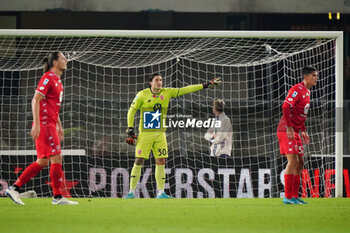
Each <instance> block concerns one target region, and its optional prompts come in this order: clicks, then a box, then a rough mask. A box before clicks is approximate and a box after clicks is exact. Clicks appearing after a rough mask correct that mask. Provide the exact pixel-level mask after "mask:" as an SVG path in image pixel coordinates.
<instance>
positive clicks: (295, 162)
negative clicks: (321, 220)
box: [277, 67, 318, 204]
mask: <svg viewBox="0 0 350 233" xmlns="http://www.w3.org/2000/svg"><path fill="white" fill-rule="evenodd" d="M302 74H303V77H304V80H303V81H302V82H301V83H298V84H297V85H294V86H293V87H292V88H291V89H290V90H289V92H288V96H287V98H286V99H285V101H284V103H283V106H282V111H283V116H282V118H281V121H280V123H279V125H278V127H277V137H278V141H279V146H280V153H281V155H285V156H286V157H287V160H288V163H287V167H286V170H285V173H284V189H285V197H284V199H283V203H285V204H307V203H306V202H305V201H304V200H302V199H301V198H300V197H299V186H300V174H301V172H302V170H303V166H304V159H303V155H304V154H303V143H302V141H301V137H302V139H303V141H304V143H305V144H309V142H310V137H309V135H308V133H307V132H306V129H305V120H306V117H307V114H308V111H309V107H310V89H311V87H313V86H315V85H316V83H317V80H318V72H317V70H316V68H314V67H304V68H303V69H302ZM299 132H301V137H300V135H299Z"/></svg>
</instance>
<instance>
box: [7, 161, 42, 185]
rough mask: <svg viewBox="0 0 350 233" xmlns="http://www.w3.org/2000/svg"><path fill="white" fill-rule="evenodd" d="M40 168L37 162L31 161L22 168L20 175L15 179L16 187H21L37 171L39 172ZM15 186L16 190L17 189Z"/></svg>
mask: <svg viewBox="0 0 350 233" xmlns="http://www.w3.org/2000/svg"><path fill="white" fill-rule="evenodd" d="M41 170H42V167H40V165H39V164H38V163H37V162H34V163H32V164H31V165H29V166H28V167H27V168H26V169H24V171H23V173H22V175H21V176H20V177H19V178H18V179H17V181H16V182H15V184H14V186H15V187H16V186H17V187H18V189H19V188H21V187H22V186H23V185H24V184H25V183H27V182H28V181H30V179H32V178H33V177H34V176H36V174H38V172H40V171H41ZM17 187H16V191H18V189H17Z"/></svg>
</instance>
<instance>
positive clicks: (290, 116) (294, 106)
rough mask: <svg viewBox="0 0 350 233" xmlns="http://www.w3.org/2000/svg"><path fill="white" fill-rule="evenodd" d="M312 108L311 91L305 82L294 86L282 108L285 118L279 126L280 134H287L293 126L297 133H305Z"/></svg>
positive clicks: (283, 117)
mask: <svg viewBox="0 0 350 233" xmlns="http://www.w3.org/2000/svg"><path fill="white" fill-rule="evenodd" d="M309 107H310V90H308V89H307V88H306V87H305V84H304V82H301V83H298V84H297V85H294V86H293V87H292V88H291V89H290V90H289V92H288V95H287V98H286V99H285V101H284V104H283V106H282V110H283V116H282V118H281V120H280V123H279V124H278V127H277V131H278V132H286V131H287V126H292V127H293V129H294V131H295V132H296V133H299V131H305V120H306V117H307V114H308V112H309Z"/></svg>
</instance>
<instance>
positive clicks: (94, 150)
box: [0, 31, 342, 198]
mask: <svg viewBox="0 0 350 233" xmlns="http://www.w3.org/2000/svg"><path fill="white" fill-rule="evenodd" d="M260 34H261V35H260ZM260 34H259V32H255V34H254V32H231V33H230V32H222V33H221V34H220V32H197V33H196V32H182V33H181V32H159V31H158V32H151V31H148V32H128V31H126V32H125V31H124V32H123V31H102V32H101V31H100V32H99V31H83V32H79V31H78V32H75V33H74V32H70V31H68V32H64V31H56V32H55V31H49V32H45V31H41V32H36V31H26V32H24V31H23V32H21V31H16V32H3V34H2V35H1V36H0V100H1V106H0V108H1V113H0V122H1V129H0V140H1V141H0V163H1V171H0V185H1V186H0V193H2V194H3V193H4V190H5V188H6V187H7V186H9V185H11V184H13V182H14V181H15V180H16V179H17V178H18V177H19V175H20V174H21V173H22V172H23V170H24V168H25V167H26V166H28V165H29V164H30V163H32V162H33V161H35V159H36V155H35V151H34V150H35V146H34V142H33V140H32V138H31V137H30V134H29V132H30V130H31V124H32V113H31V104H30V103H31V99H32V97H33V95H34V90H35V88H36V86H37V84H38V81H39V79H40V77H41V76H42V75H43V68H42V67H43V64H42V59H43V58H44V57H45V56H46V55H47V54H48V53H49V52H52V51H61V52H63V53H64V54H65V55H66V57H67V58H68V60H69V62H68V69H67V70H66V71H65V73H64V74H63V75H62V83H63V86H64V98H63V105H62V107H61V112H60V117H61V121H62V123H63V127H64V132H65V139H64V141H63V142H62V149H63V151H66V152H65V153H64V162H63V169H64V177H63V182H62V191H63V192H64V195H66V196H74V197H122V196H124V195H125V194H126V193H127V192H128V189H129V179H130V171H131V168H132V166H133V162H134V159H135V151H134V150H135V147H132V146H129V145H127V144H126V143H125V139H126V133H125V130H126V128H127V118H126V117H127V111H128V108H129V106H130V104H131V102H132V100H133V99H134V97H135V95H136V94H137V92H139V91H141V90H143V89H145V88H147V87H148V83H147V81H148V79H149V77H150V75H151V74H153V73H156V72H159V73H161V74H162V76H163V85H164V86H165V87H173V88H179V87H184V86H187V85H192V84H201V83H204V82H206V81H208V80H211V79H212V78H214V77H221V78H222V82H223V84H222V85H221V86H219V87H217V88H210V89H206V90H202V91H198V92H195V93H191V94H187V95H184V96H182V97H179V98H174V99H172V100H171V101H170V105H169V108H168V115H169V116H172V117H170V118H168V119H171V120H172V121H177V120H186V118H191V119H197V120H202V121H206V120H208V119H212V118H215V116H214V114H213V113H212V103H213V101H214V100H216V99H223V100H224V101H225V103H226V108H225V113H226V115H227V116H228V118H229V119H230V121H231V125H232V151H231V153H230V156H229V157H226V158H221V157H215V156H210V143H209V142H208V141H207V140H205V138H204V135H205V133H206V132H207V130H208V129H207V128H205V127H201V128H198V127H184V128H181V127H169V128H168V130H167V132H166V135H167V141H168V149H169V158H168V159H167V163H166V173H167V178H166V187H165V188H166V192H167V193H169V194H170V195H172V196H174V197H178V198H180V197H182V198H184V197H187V198H207V197H209V198H214V197H217V198H220V197H225V198H226V197H280V196H283V192H284V180H283V172H284V168H285V166H286V158H285V157H283V156H281V155H280V154H279V146H278V140H277V136H276V131H277V125H278V122H279V120H280V117H281V116H282V110H281V106H282V103H283V101H284V99H285V97H286V95H287V92H288V90H289V88H291V87H292V86H293V85H295V84H297V83H299V82H301V81H302V75H301V68H302V67H304V66H314V67H316V68H317V70H318V71H319V80H318V83H317V86H316V87H313V88H312V89H311V104H310V111H309V115H308V118H307V120H306V128H307V131H308V133H309V135H310V137H311V143H310V144H309V145H306V146H304V153H305V155H304V160H305V169H304V171H303V174H302V182H301V188H300V193H301V194H302V195H303V196H304V197H331V196H335V174H336V169H335V161H336V159H335V154H336V153H335V152H336V141H337V142H338V140H340V139H339V138H337V140H336V127H335V126H336V121H335V119H336V91H335V90H336V89H335V88H336V82H335V81H336V77H337V75H336V74H337V72H336V71H337V70H339V69H337V62H338V61H337V62H336V54H337V52H336V51H338V50H337V47H336V38H337V35H338V34H336V33H333V34H331V33H328V34H327V33H324V34H322V33H319V34H318V35H314V34H312V33H304V34H303V35H300V33H299V34H298V33H295V34H293V33H292V32H289V33H282V32H280V33H271V34H270V35H269V33H268V32H262V33H260ZM135 116H136V118H135V129H136V132H138V123H139V120H140V117H139V112H138V113H137V114H136V115H135ZM81 150H83V151H84V153H76V151H78V152H79V151H81ZM154 170H155V163H154V158H153V156H151V159H150V160H146V162H145V165H144V167H143V169H142V176H141V178H140V182H139V184H138V188H137V190H136V196H139V197H144V198H152V197H154V196H155V194H156V182H155V178H154ZM48 174H49V170H48V169H44V170H43V171H42V172H41V173H40V174H39V175H38V176H37V177H35V178H33V179H32V180H31V181H30V182H29V183H27V184H26V185H25V189H27V190H28V189H34V190H35V191H36V193H37V195H38V196H50V195H52V193H51V189H50V187H49V185H50V180H49V175H48ZM341 185H342V184H341Z"/></svg>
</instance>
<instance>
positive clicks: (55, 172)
mask: <svg viewBox="0 0 350 233" xmlns="http://www.w3.org/2000/svg"><path fill="white" fill-rule="evenodd" d="M50 178H51V183H52V189H53V195H54V196H59V195H61V191H60V187H61V181H62V164H61V163H52V164H51V168H50Z"/></svg>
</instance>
